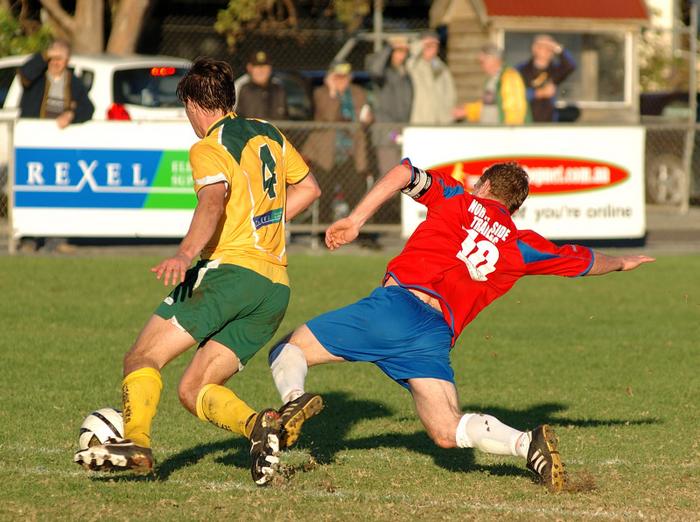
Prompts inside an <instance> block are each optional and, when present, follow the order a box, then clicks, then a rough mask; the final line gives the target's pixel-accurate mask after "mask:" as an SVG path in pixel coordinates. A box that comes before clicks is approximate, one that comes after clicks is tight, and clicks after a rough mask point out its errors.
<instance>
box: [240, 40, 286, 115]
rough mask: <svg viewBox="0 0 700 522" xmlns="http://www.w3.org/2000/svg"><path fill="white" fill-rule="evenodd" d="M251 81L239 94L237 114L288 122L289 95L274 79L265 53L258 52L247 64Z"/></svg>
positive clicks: (242, 86)
mask: <svg viewBox="0 0 700 522" xmlns="http://www.w3.org/2000/svg"><path fill="white" fill-rule="evenodd" d="M246 70H247V71H248V77H249V81H248V82H246V83H244V84H243V85H241V87H240V89H239V90H238V93H237V98H236V99H237V100H238V102H237V103H238V104H237V105H236V112H237V113H238V115H239V116H243V117H244V118H259V119H262V120H286V119H287V117H288V113H287V93H286V92H285V90H284V87H282V84H281V83H279V82H278V81H277V80H276V79H274V78H272V63H271V62H270V59H269V57H268V55H267V53H266V52H265V51H257V52H255V53H253V54H252V55H251V56H250V59H249V60H248V63H247V64H246Z"/></svg>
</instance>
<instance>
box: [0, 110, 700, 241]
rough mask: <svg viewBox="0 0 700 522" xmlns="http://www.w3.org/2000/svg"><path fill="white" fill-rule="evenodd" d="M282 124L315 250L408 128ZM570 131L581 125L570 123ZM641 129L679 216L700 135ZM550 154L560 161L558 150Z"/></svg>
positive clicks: (300, 223)
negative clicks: (311, 179)
mask: <svg viewBox="0 0 700 522" xmlns="http://www.w3.org/2000/svg"><path fill="white" fill-rule="evenodd" d="M16 116H17V115H16V112H14V111H0V138H1V139H0V188H1V192H0V227H1V228H0V248H5V249H6V250H8V251H9V252H14V249H15V245H16V240H17V238H16V237H15V233H14V232H13V227H12V208H13V204H12V203H13V201H12V198H13V190H12V183H13V179H14V146H13V133H14V124H15V121H16ZM276 124H277V125H278V127H279V128H280V130H281V131H282V132H283V133H284V134H285V135H286V136H287V138H288V139H289V141H290V142H291V143H292V144H294V146H295V147H296V148H297V149H298V150H299V151H300V152H301V153H302V155H303V156H304V157H305V159H306V160H307V161H308V162H309V164H310V166H311V169H312V172H313V173H314V175H315V176H316V178H317V179H318V181H319V184H320V185H321V189H322V191H323V195H322V197H321V198H320V200H319V201H318V202H317V203H316V204H314V206H313V207H312V208H311V209H309V210H307V211H306V212H304V213H302V214H301V215H300V216H298V217H297V218H295V220H294V221H293V222H292V223H291V225H290V230H291V232H292V233H305V234H310V235H311V237H312V239H313V241H314V242H315V243H316V244H318V238H319V237H320V235H321V234H322V232H323V230H324V229H325V227H326V226H327V225H328V224H330V223H332V222H333V221H334V220H336V219H338V218H340V217H343V216H344V215H346V214H347V213H348V212H349V210H350V209H351V208H352V207H353V206H354V205H355V204H357V203H358V201H359V200H360V198H361V197H362V196H363V194H364V193H365V192H366V191H367V189H368V188H369V187H371V186H372V184H373V183H374V182H375V181H376V180H377V179H378V178H379V177H380V176H381V175H382V174H384V173H385V172H386V171H388V170H389V169H390V168H391V167H392V166H394V165H396V164H397V163H398V162H399V161H400V159H401V153H402V144H401V138H402V132H403V129H404V126H402V125H400V124H387V123H375V124H373V125H369V126H365V125H361V124H359V123H324V122H298V121H294V122H292V121H289V122H276ZM562 125H564V124H562ZM572 126H573V127H575V126H576V124H567V127H572ZM586 126H591V124H586ZM643 126H644V127H645V128H646V145H645V182H646V194H647V201H648V202H650V203H655V204H661V205H667V206H673V207H677V208H678V209H679V211H681V210H682V209H683V208H686V209H687V205H688V203H689V202H690V201H695V200H697V199H698V197H699V196H700V146H699V145H700V143H698V141H700V139H699V138H695V136H700V134H697V133H695V132H692V131H693V130H694V129H693V127H692V126H691V125H689V124H687V123H684V122H680V123H668V122H665V123H656V122H653V123H644V124H643ZM604 128H605V125H601V129H604ZM689 136H690V138H691V139H689ZM504 152H505V151H504ZM552 153H553V154H554V155H556V151H555V150H553V151H552ZM688 163H689V165H690V168H688V166H687V165H688ZM400 226H401V208H400V197H399V196H396V197H394V198H393V199H392V200H390V201H389V202H387V203H386V204H385V205H384V206H383V207H382V208H381V209H379V211H378V212H377V213H376V215H374V216H373V217H372V219H371V220H370V221H369V222H368V223H367V224H366V226H365V227H364V230H366V231H367V232H370V233H372V232H374V233H387V232H391V233H398V231H399V229H400ZM2 241H6V245H2V243H1V242H2ZM312 244H313V243H312Z"/></svg>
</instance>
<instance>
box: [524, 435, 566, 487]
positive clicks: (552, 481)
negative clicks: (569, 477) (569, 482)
mask: <svg viewBox="0 0 700 522" xmlns="http://www.w3.org/2000/svg"><path fill="white" fill-rule="evenodd" d="M530 437H531V440H530V449H529V450H528V452H527V468H528V469H529V470H530V471H532V472H533V473H535V475H537V477H538V478H539V481H540V482H541V483H542V484H544V485H545V487H546V488H547V489H548V490H549V491H551V492H553V493H558V492H560V491H561V490H562V489H564V484H565V482H566V478H565V474H564V465H563V464H562V461H561V457H560V456H559V451H558V450H557V437H556V435H554V431H553V430H552V428H551V427H549V426H548V425H547V424H543V425H542V426H538V427H537V428H535V429H534V430H532V431H531V432H530Z"/></svg>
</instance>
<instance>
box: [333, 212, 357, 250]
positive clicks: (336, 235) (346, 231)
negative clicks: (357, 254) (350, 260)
mask: <svg viewBox="0 0 700 522" xmlns="http://www.w3.org/2000/svg"><path fill="white" fill-rule="evenodd" d="M359 234H360V227H359V226H358V225H357V223H355V221H353V220H352V219H351V218H349V217H346V218H343V219H339V220H338V221H336V222H335V223H333V224H332V225H331V226H330V227H328V229H327V230H326V246H327V247H328V248H329V249H330V250H335V249H336V248H339V247H341V246H343V245H345V244H347V243H350V242H351V241H353V240H354V239H355V238H356V237H357V236H358V235H359Z"/></svg>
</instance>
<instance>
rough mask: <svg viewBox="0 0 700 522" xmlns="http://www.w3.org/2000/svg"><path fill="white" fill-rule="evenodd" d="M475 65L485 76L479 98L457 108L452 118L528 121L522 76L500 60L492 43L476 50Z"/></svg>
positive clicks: (528, 115) (529, 119)
mask: <svg viewBox="0 0 700 522" xmlns="http://www.w3.org/2000/svg"><path fill="white" fill-rule="evenodd" d="M479 64H480V65H481V69H482V70H483V71H484V72H485V73H486V77H487V78H486V83H485V84H484V92H483V95H482V97H481V100H479V101H476V102H470V103H466V104H464V105H462V106H459V107H457V108H456V109H455V110H454V116H455V118H456V119H464V118H466V119H467V120H468V121H470V122H479V123H489V124H498V123H505V124H506V125H521V124H523V123H525V122H529V121H531V117H530V111H529V108H528V105H527V98H526V96H525V84H524V83H523V79H522V78H521V76H520V74H519V73H518V71H517V70H516V69H515V68H513V67H509V66H507V65H505V64H504V63H503V54H502V51H501V49H499V48H498V47H497V46H496V45H494V44H487V45H484V46H483V47H482V48H481V51H480V52H479Z"/></svg>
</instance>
